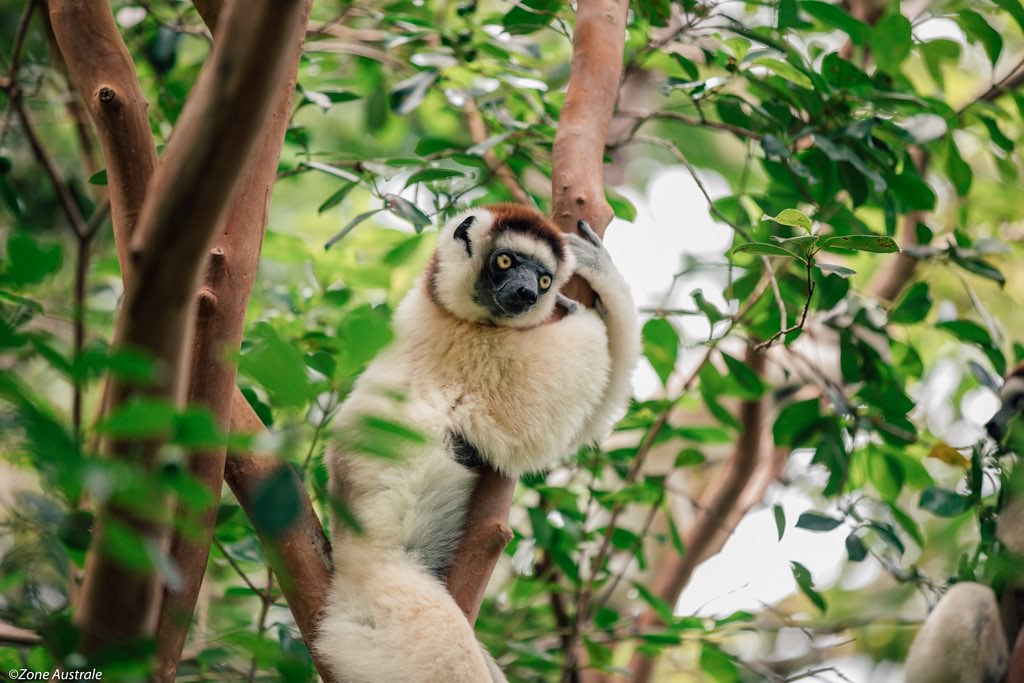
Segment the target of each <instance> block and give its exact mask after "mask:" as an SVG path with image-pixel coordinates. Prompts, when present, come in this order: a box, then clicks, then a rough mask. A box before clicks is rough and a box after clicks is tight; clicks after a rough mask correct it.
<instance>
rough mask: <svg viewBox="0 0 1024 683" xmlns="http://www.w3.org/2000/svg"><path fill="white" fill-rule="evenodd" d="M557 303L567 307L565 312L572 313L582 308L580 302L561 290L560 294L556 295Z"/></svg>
mask: <svg viewBox="0 0 1024 683" xmlns="http://www.w3.org/2000/svg"><path fill="white" fill-rule="evenodd" d="M555 305H556V306H561V307H562V308H564V309H565V312H566V313H568V314H570V315H571V314H573V313H575V312H576V311H578V310H579V308H580V305H579V303H577V302H576V301H573V300H572V299H570V298H569V297H567V296H566V295H564V294H562V293H561V292H559V293H558V295H557V296H556V297H555Z"/></svg>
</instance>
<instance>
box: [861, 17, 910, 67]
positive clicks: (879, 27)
mask: <svg viewBox="0 0 1024 683" xmlns="http://www.w3.org/2000/svg"><path fill="white" fill-rule="evenodd" d="M897 12H898V7H897ZM913 44H914V42H913V37H912V36H911V32H910V20H909V19H907V18H906V17H905V16H903V15H902V14H898V13H897V14H887V15H886V16H884V17H882V18H881V19H880V20H879V21H878V23H877V24H875V27H874V28H873V29H872V31H871V49H872V52H873V54H874V57H875V62H876V63H877V64H878V68H880V69H882V70H884V71H890V72H891V71H893V70H895V69H897V68H898V67H899V65H900V64H901V63H903V60H904V59H906V58H907V55H909V54H910V48H911V47H912V46H913Z"/></svg>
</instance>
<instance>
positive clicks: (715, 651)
mask: <svg viewBox="0 0 1024 683" xmlns="http://www.w3.org/2000/svg"><path fill="white" fill-rule="evenodd" d="M700 669H701V671H703V672H704V673H705V674H707V675H708V676H710V677H711V678H712V679H713V680H714V681H715V683H736V681H739V680H740V671H739V669H738V668H737V667H736V662H734V661H733V660H732V657H730V656H729V655H727V654H725V653H724V652H722V650H721V649H719V648H718V646H716V645H713V644H712V643H709V642H704V643H701V647H700Z"/></svg>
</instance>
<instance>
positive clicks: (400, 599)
mask: <svg viewBox="0 0 1024 683" xmlns="http://www.w3.org/2000/svg"><path fill="white" fill-rule="evenodd" d="M579 229H580V233H581V235H568V236H566V235H564V234H563V233H561V232H560V231H559V230H558V228H557V227H556V226H554V225H553V224H552V223H551V222H550V221H549V220H548V219H546V218H545V217H544V216H543V215H541V214H540V213H538V212H536V211H534V210H532V209H528V208H525V207H521V206H515V205H508V204H502V205H497V206H491V207H483V208H476V209H471V210H469V211H466V212H464V213H462V214H460V215H458V216H456V217H455V218H453V219H452V220H451V221H449V222H448V224H447V225H446V226H445V227H444V228H443V229H442V230H441V234H440V236H439V241H438V246H437V249H436V251H435V252H434V256H433V259H432V260H431V262H430V265H429V267H428V268H427V270H426V272H425V273H424V274H423V276H422V277H421V278H420V280H419V282H418V283H417V284H416V286H414V288H413V289H412V291H410V292H409V294H408V295H407V296H406V298H405V299H404V300H403V301H402V303H401V305H400V306H399V308H398V310H397V312H396V314H395V319H394V331H395V338H394V341H393V342H392V343H391V345H390V346H389V347H388V348H387V349H385V350H384V351H383V352H382V353H381V354H380V356H379V357H378V358H377V359H376V360H374V361H373V363H372V364H371V365H370V366H369V368H367V370H366V372H364V373H363V375H362V376H361V377H360V378H359V381H358V382H357V383H356V385H355V388H354V389H353V391H352V393H351V394H350V395H349V397H348V398H347V399H346V401H345V403H344V405H343V406H342V408H341V411H340V413H339V415H338V418H337V419H336V421H335V428H336V435H335V438H334V442H333V445H332V447H331V448H330V451H329V454H328V467H329V470H330V478H331V492H332V495H333V496H336V497H337V498H338V499H339V500H340V501H342V502H343V503H344V504H345V505H346V506H348V507H349V509H350V510H351V511H352V512H353V513H354V514H355V515H356V517H357V518H358V519H359V521H360V523H361V524H362V526H363V531H362V533H357V532H354V531H352V530H351V529H349V528H347V527H345V526H343V525H341V524H337V525H335V529H334V534H333V537H334V580H333V585H332V588H331V595H330V597H329V599H328V601H327V604H328V606H327V609H326V614H325V618H324V620H323V623H322V626H321V631H320V635H319V637H318V639H317V641H316V643H315V647H316V648H317V650H318V651H319V653H320V655H321V656H322V657H323V658H324V659H325V660H326V661H327V662H328V663H329V665H330V666H331V668H332V669H333V670H334V673H335V674H336V675H337V676H338V678H339V679H340V680H343V681H346V682H348V683H356V682H371V681H443V682H444V683H482V682H484V681H504V680H505V677H504V675H503V674H502V672H501V670H500V669H499V668H498V667H497V665H496V664H495V663H494V661H493V659H491V657H490V655H489V654H487V653H486V652H485V651H484V650H483V648H482V647H481V646H480V645H479V644H478V643H477V640H476V638H475V636H474V634H473V629H472V628H471V627H470V625H469V623H467V621H466V619H465V617H464V616H463V614H462V612H461V610H460V609H459V607H458V605H456V603H455V601H454V600H453V599H452V597H451V596H450V595H449V593H448V592H447V590H446V589H445V586H444V583H443V577H444V574H445V571H446V569H447V568H448V565H449V563H450V562H451V559H452V554H453V552H454V550H455V547H456V545H457V544H458V541H459V539H460V537H461V534H462V531H463V528H464V526H465V514H466V508H467V504H468V502H469V497H470V494H471V492H472V490H473V485H474V483H475V481H476V478H477V476H478V472H479V470H480V468H481V467H482V466H483V465H485V464H486V465H489V466H490V467H493V468H494V469H496V470H498V471H500V472H502V473H503V474H506V475H508V476H510V477H519V476H520V475H522V474H524V473H527V472H538V471H542V470H545V469H548V468H550V467H552V466H553V465H555V464H557V463H559V462H560V461H563V460H565V459H566V458H568V457H570V456H572V455H573V454H574V453H575V452H576V451H577V450H578V449H579V448H580V446H582V445H584V444H589V443H596V442H597V441H599V440H600V439H601V438H603V437H604V436H605V435H606V434H607V433H608V431H609V430H610V429H611V426H612V423H613V421H614V420H615V419H616V418H617V417H619V416H620V415H621V413H622V412H623V411H624V409H625V406H626V403H627V401H628V399H629V395H630V375H631V373H632V370H633V366H634V364H635V362H636V359H637V356H638V354H639V345H640V344H639V329H638V323H637V315H636V307H635V306H634V304H633V300H632V298H631V297H630V293H629V288H628V286H627V285H626V282H625V281H624V279H623V278H622V276H621V275H620V274H619V272H618V270H616V268H615V266H614V264H613V263H612V262H611V259H610V257H609V255H608V252H607V251H606V250H605V249H604V247H603V246H602V244H601V241H600V240H599V239H598V237H597V236H596V235H595V234H594V233H593V232H592V231H591V230H590V228H589V227H588V226H587V225H586V224H585V223H583V222H582V221H581V222H580V226H579ZM574 273H575V274H577V275H580V276H581V277H583V278H584V279H585V280H586V281H587V282H588V283H589V284H590V286H591V287H592V288H593V290H594V292H595V293H596V294H597V297H598V302H597V305H596V308H595V309H590V308H586V307H583V306H580V305H577V304H576V303H575V302H573V301H570V300H568V299H566V298H565V297H563V296H562V295H560V294H559V289H560V288H561V287H562V286H563V285H564V284H565V283H566V282H567V281H568V280H569V278H570V277H571V276H572V275H573V274H574ZM556 307H560V308H561V309H562V310H561V311H557V312H556ZM558 313H564V315H561V316H560V317H559V316H558ZM381 418H386V419H387V420H389V421H391V422H397V423H399V424H401V425H402V426H403V427H404V428H408V429H410V430H413V431H414V432H415V433H416V434H418V435H419V436H420V437H422V439H420V440H417V439H407V440H406V441H404V442H403V443H404V444H405V447H404V448H403V452H402V457H401V458H400V459H398V460H387V459H383V458H380V457H373V456H371V455H367V454H366V452H367V451H372V444H370V443H368V441H370V440H372V439H374V438H375V437H374V434H378V433H379V432H374V430H373V429H372V426H373V424H374V422H375V421H379V420H380V419H381Z"/></svg>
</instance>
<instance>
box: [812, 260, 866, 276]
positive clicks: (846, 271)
mask: <svg viewBox="0 0 1024 683" xmlns="http://www.w3.org/2000/svg"><path fill="white" fill-rule="evenodd" d="M814 267H815V268H817V269H818V270H820V271H821V272H823V273H825V274H826V275H838V276H839V277H842V278H847V277H850V276H851V275H856V274H857V271H855V270H854V269H853V268H846V267H845V266H837V265H835V264H834V263H818V262H817V261H815V263H814Z"/></svg>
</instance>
